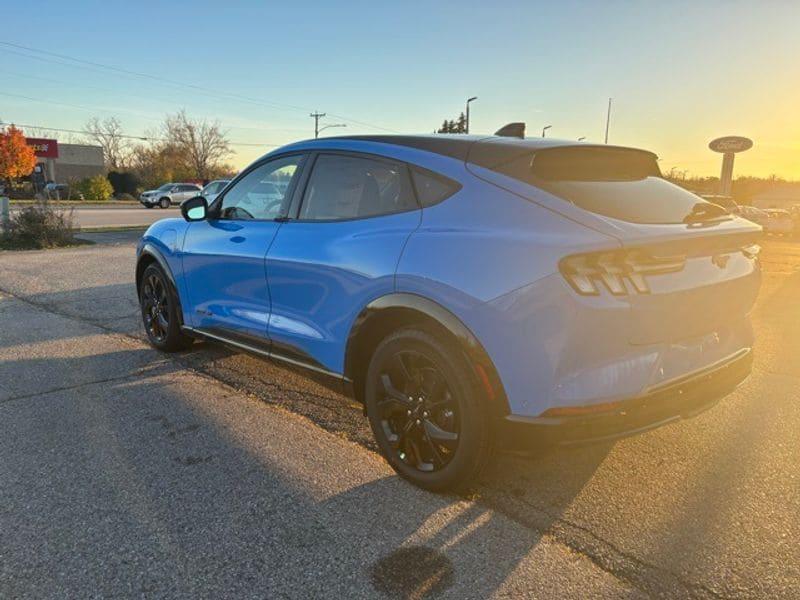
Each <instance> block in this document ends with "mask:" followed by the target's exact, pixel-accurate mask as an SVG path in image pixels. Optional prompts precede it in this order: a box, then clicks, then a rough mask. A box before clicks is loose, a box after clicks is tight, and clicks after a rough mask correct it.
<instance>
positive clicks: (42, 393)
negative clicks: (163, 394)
mask: <svg viewBox="0 0 800 600" xmlns="http://www.w3.org/2000/svg"><path fill="white" fill-rule="evenodd" d="M141 373H142V370H141V369H137V370H135V371H131V372H129V373H125V374H124V375H117V376H115V377H106V378H103V379H94V380H92V381H82V382H80V383H73V384H70V385H64V386H60V387H55V388H50V389H46V390H40V391H38V392H32V393H30V394H21V395H19V396H12V397H11V398H3V399H1V400H0V405H4V404H8V403H10V402H16V401H17V400H28V399H30V398H37V397H39V396H47V395H49V394H55V393H57V392H66V391H70V390H76V389H79V388H82V387H85V386H89V385H97V384H99V383H112V382H114V381H120V380H124V379H131V378H132V377H137V376H139V375H140V374H141Z"/></svg>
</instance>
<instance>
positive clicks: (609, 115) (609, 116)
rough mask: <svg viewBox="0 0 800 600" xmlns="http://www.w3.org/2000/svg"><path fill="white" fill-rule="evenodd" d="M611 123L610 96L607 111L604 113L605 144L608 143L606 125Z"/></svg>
mask: <svg viewBox="0 0 800 600" xmlns="http://www.w3.org/2000/svg"><path fill="white" fill-rule="evenodd" d="M610 123H611V98H609V99H608V113H606V144H607V143H608V126H609V124H610Z"/></svg>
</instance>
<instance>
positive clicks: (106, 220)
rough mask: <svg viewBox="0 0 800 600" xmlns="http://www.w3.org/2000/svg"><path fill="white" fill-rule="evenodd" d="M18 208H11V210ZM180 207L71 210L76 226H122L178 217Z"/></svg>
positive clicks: (83, 207) (140, 224)
mask: <svg viewBox="0 0 800 600" xmlns="http://www.w3.org/2000/svg"><path fill="white" fill-rule="evenodd" d="M16 210H19V209H17V208H12V210H11V212H12V213H13V212H15V211H16ZM179 216H180V209H178V207H177V206H176V207H172V208H167V209H161V208H150V209H147V208H145V207H144V206H109V207H107V208H106V207H102V208H97V207H95V206H76V207H75V208H74V209H73V211H72V218H73V222H74V224H75V225H76V226H77V227H83V228H95V227H124V226H146V225H150V224H152V223H155V222H156V221H158V220H159V219H164V218H166V217H179Z"/></svg>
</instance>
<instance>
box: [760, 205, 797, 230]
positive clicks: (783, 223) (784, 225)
mask: <svg viewBox="0 0 800 600" xmlns="http://www.w3.org/2000/svg"><path fill="white" fill-rule="evenodd" d="M764 212H765V213H767V215H768V216H769V220H768V221H767V226H766V227H765V228H764V230H765V231H766V232H767V233H771V234H773V235H791V234H792V233H794V219H793V218H792V215H791V213H790V212H789V211H788V210H784V209H782V208H767V209H764Z"/></svg>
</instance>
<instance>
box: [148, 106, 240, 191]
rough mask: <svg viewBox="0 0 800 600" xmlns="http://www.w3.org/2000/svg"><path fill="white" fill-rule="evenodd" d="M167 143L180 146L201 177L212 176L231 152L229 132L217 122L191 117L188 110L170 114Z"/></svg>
mask: <svg viewBox="0 0 800 600" xmlns="http://www.w3.org/2000/svg"><path fill="white" fill-rule="evenodd" d="M163 130H164V137H165V138H166V144H167V145H169V146H172V147H174V148H175V149H177V151H178V153H179V154H180V155H181V156H182V157H183V158H184V160H185V161H186V163H187V164H186V167H188V168H190V169H191V170H192V171H194V173H195V176H196V177H197V178H198V179H211V178H212V176H213V175H214V174H215V173H218V172H219V171H220V169H224V168H225V165H224V161H225V159H226V158H228V157H229V156H230V155H231V154H232V150H231V147H230V143H229V142H228V140H227V138H226V132H224V131H222V128H221V126H220V124H219V122H217V121H213V122H210V121H207V120H205V119H190V118H189V117H188V116H187V115H186V111H184V110H181V111H180V112H178V113H177V114H175V115H168V116H167V118H166V120H165V121H164V125H163Z"/></svg>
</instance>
